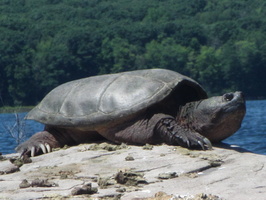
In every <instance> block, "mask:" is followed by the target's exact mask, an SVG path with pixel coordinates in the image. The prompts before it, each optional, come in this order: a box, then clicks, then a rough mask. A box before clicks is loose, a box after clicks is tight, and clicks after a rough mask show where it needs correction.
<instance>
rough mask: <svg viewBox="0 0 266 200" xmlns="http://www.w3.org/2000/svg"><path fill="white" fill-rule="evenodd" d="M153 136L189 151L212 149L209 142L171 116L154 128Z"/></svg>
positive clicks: (163, 119)
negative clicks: (189, 149)
mask: <svg viewBox="0 0 266 200" xmlns="http://www.w3.org/2000/svg"><path fill="white" fill-rule="evenodd" d="M155 134H156V135H157V137H158V136H159V137H160V138H161V139H162V140H163V141H164V142H165V143H167V144H171V145H179V146H182V147H186V148H191V149H203V150H207V149H212V145H211V142H210V141H209V140H208V139H207V138H205V137H204V136H202V135H200V134H199V133H198V132H196V131H194V130H191V129H189V128H188V127H186V126H184V125H180V124H178V122H177V121H176V120H175V119H174V118H173V117H171V116H168V117H167V116H165V117H164V118H162V119H161V120H160V121H159V122H158V123H157V124H156V126H155Z"/></svg>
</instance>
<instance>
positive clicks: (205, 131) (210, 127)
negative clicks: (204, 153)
mask: <svg viewBox="0 0 266 200" xmlns="http://www.w3.org/2000/svg"><path fill="white" fill-rule="evenodd" d="M190 104H192V105H193V106H190V107H191V108H192V109H190V114H189V116H190V117H189V118H190V120H189V121H190V122H189V126H190V127H191V128H193V129H195V130H196V131H197V132H199V133H200V134H201V135H203V136H205V137H207V138H208V139H209V140H210V141H212V142H219V141H221V140H223V139H225V138H227V137H229V136H231V135H232V134H234V133H235V132H236V131H237V130H238V129H239V128H240V127H241V123H242V120H243V118H244V116H245V113H246V106H245V99H244V96H243V94H242V92H234V93H226V94H224V95H223V96H217V97H211V98H208V99H204V100H201V101H197V102H192V103H190ZM185 107H186V105H185ZM182 110H183V109H182Z"/></svg>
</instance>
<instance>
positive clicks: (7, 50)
mask: <svg viewBox="0 0 266 200" xmlns="http://www.w3.org/2000/svg"><path fill="white" fill-rule="evenodd" d="M265 9H266V3H265V2H263V1H260V0H245V1H243V0H235V1H229V0H208V1H207V0H190V1H181V0H175V1H173V0H145V1H142V0H134V1H130V0H112V1H111V0H90V1H85V0H38V1H36V0H3V1H1V2H0V12H1V16H0V31H1V34H0V105H2V106H3V105H10V106H13V105H34V104H36V103H37V102H38V101H40V100H41V99H42V98H43V96H44V95H45V94H46V93H48V92H49V91H50V90H51V89H52V88H54V87H55V86H57V85H59V84H61V83H64V82H67V81H70V80H73V79H77V78H82V77H87V76H93V75H97V74H104V73H115V72H121V71H128V70H136V69H146V68H166V69H171V70H175V71H178V72H180V73H183V74H185V75H188V76H191V77H192V78H194V79H196V80H197V81H199V82H200V83H201V84H202V85H203V86H204V88H206V89H207V91H208V92H209V93H210V94H211V95H213V94H222V93H223V92H227V91H232V90H233V91H234V90H242V91H243V92H245V94H246V96H248V97H252V98H258V97H264V98H265V97H266V91H265V90H264V89H263V88H264V87H265V85H266V79H265V77H264V76H265V75H266V53H265V52H266V35H265V30H266V16H265V15H266V13H265V12H263V11H264V10H265Z"/></svg>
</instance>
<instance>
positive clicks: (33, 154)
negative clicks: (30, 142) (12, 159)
mask: <svg viewBox="0 0 266 200" xmlns="http://www.w3.org/2000/svg"><path fill="white" fill-rule="evenodd" d="M30 156H31V157H34V156H35V147H31V151H30Z"/></svg>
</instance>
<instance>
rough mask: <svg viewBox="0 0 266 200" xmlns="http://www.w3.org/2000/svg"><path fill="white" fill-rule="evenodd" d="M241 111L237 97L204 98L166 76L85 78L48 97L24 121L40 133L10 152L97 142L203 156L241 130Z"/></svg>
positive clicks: (185, 81) (184, 81)
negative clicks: (196, 152)
mask: <svg viewBox="0 0 266 200" xmlns="http://www.w3.org/2000/svg"><path fill="white" fill-rule="evenodd" d="M245 111H246V106H245V99H244V95H243V93H242V92H240V91H236V92H230V93H225V94H223V95H222V96H214V97H210V98H208V96H207V93H206V91H205V90H204V89H203V87H202V86H201V85H200V84H199V83H198V82H196V81H195V80H193V79H191V78H189V77H187V76H185V75H182V74H180V73H178V72H175V71H172V70H167V69H143V70H136V71H127V72H121V73H114V74H105V75H99V76H91V77H88V78H82V79H78V80H74V81H70V82H67V83H64V84H62V85H59V86H58V87H56V88H55V89H53V90H52V91H51V92H49V93H48V94H47V95H46V96H45V97H44V98H43V100H42V101H41V102H40V103H39V104H38V105H37V106H36V107H34V108H33V109H32V110H31V111H30V112H29V113H28V114H27V115H26V117H25V118H26V119H29V120H35V121H38V122H40V123H43V124H44V125H45V126H44V130H43V131H41V132H38V133H35V134H34V135H33V136H32V137H31V138H29V139H28V140H27V141H25V142H24V143H22V144H20V145H19V146H18V147H17V148H16V150H17V152H20V153H21V155H28V156H36V155H40V154H44V153H48V152H51V151H52V149H53V148H58V147H59V148H60V147H63V146H64V145H68V146H73V145H78V144H80V143H90V142H95V141H101V140H103V139H104V140H106V139H107V140H108V141H110V142H112V143H117V144H121V143H126V144H130V145H145V144H158V145H159V144H162V143H164V144H168V145H178V146H182V147H185V148H190V149H202V150H208V149H212V143H214V142H220V141H222V140H224V139H225V138H227V137H229V136H231V135H232V134H233V133H235V132H236V131H237V130H238V129H239V128H240V127H241V123H242V120H243V118H244V116H245Z"/></svg>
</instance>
